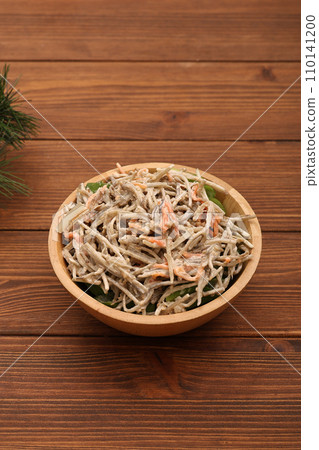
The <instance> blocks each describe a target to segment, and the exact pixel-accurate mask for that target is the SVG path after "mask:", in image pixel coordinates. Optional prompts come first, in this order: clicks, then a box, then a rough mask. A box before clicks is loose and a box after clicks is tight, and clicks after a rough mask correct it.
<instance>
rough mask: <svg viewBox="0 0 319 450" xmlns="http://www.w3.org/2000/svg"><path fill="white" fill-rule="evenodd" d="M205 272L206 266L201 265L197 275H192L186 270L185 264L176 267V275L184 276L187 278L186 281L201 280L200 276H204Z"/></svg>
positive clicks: (184, 278)
mask: <svg viewBox="0 0 319 450" xmlns="http://www.w3.org/2000/svg"><path fill="white" fill-rule="evenodd" d="M203 272H204V268H203V267H202V266H201V267H199V269H198V270H197V273H196V275H194V276H191V275H188V273H187V272H186V271H185V266H177V267H174V273H175V275H176V276H178V277H180V278H183V280H186V281H197V280H199V279H200V277H201V276H202V273H203Z"/></svg>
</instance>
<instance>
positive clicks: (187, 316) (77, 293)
mask: <svg viewBox="0 0 319 450" xmlns="http://www.w3.org/2000/svg"><path fill="white" fill-rule="evenodd" d="M169 165H171V164H169V163H160V162H159V163H154V162H153V163H139V164H130V165H127V166H123V169H124V170H126V171H128V170H132V169H135V168H138V169H141V168H148V169H154V168H164V167H167V166H169ZM174 167H175V168H177V169H182V168H185V169H186V170H187V171H190V172H194V171H196V169H195V168H193V167H189V166H184V165H183V166H182V165H178V164H174ZM115 171H116V169H112V170H108V171H107V172H104V173H102V174H100V175H97V176H95V177H93V178H90V179H89V180H88V181H86V182H85V184H86V183H91V182H96V181H100V180H102V179H104V178H106V177H108V176H109V175H110V174H112V173H114V172H115ZM200 173H201V174H202V175H203V176H204V178H206V179H208V180H210V181H213V182H215V183H217V184H219V185H221V186H223V187H224V188H225V189H226V192H227V194H226V195H228V196H231V197H232V198H233V199H234V200H235V201H236V202H237V203H239V204H240V206H241V208H242V209H243V211H244V214H249V215H253V214H255V213H254V211H253V209H252V208H251V206H250V205H249V203H248V202H247V200H246V199H245V198H244V197H243V196H242V195H241V194H240V193H239V192H238V191H236V190H235V189H234V188H233V187H232V186H230V185H229V184H228V183H226V182H225V181H223V180H221V179H219V178H217V177H215V176H214V175H211V174H209V173H206V172H204V171H201V170H200ZM217 195H218V194H217ZM75 196H76V190H74V191H73V192H72V193H71V194H70V195H69V196H68V197H67V198H66V199H65V201H64V202H63V203H62V205H61V206H60V208H59V210H60V209H61V208H63V206H65V205H66V204H68V203H70V202H71V201H74V200H75ZM57 220H58V217H57V215H55V217H54V219H53V221H52V224H51V227H50V232H49V242H48V247H49V256H50V261H51V264H52V267H53V269H54V272H55V274H56V276H57V277H58V279H59V280H60V282H61V284H62V285H63V286H64V287H65V288H66V289H67V291H68V292H69V293H70V294H71V295H72V296H73V297H75V298H77V299H78V301H79V303H82V304H83V305H85V309H87V310H88V309H91V310H93V311H95V312H96V313H98V314H101V315H104V316H106V317H109V318H111V319H113V320H115V321H119V322H122V323H129V324H136V325H141V326H143V325H148V326H149V325H152V326H155V327H156V328H157V327H160V326H162V325H167V324H174V323H181V322H189V321H193V320H194V319H198V318H200V317H203V316H206V315H207V316H208V315H210V314H211V313H212V312H213V311H215V312H216V311H217V310H218V309H221V310H223V309H224V307H225V302H227V303H229V302H231V301H232V300H233V299H234V298H235V297H236V296H237V295H238V294H239V293H240V292H241V291H242V290H243V289H244V288H245V286H246V285H247V284H248V282H249V281H250V279H251V278H252V276H253V275H254V273H255V271H256V268H257V266H258V263H259V259H260V255H261V248H262V236H261V229H260V225H259V222H258V219H257V218H255V219H250V220H249V224H250V227H251V242H252V244H253V245H254V248H253V250H252V258H251V259H250V260H249V261H248V262H247V264H246V266H245V267H244V270H243V271H242V273H241V274H240V275H239V277H238V278H237V280H236V281H235V283H234V284H233V285H232V286H231V287H230V288H229V289H227V290H226V291H225V292H224V293H223V297H219V298H216V299H215V300H213V301H211V302H210V303H207V304H206V305H203V306H200V307H198V308H195V309H192V310H190V311H186V312H182V313H177V314H172V315H167V316H166V315H160V316H142V315H137V314H130V313H127V312H124V311H118V310H115V309H113V308H110V307H108V306H106V305H103V304H102V303H100V302H98V301H97V300H95V299H94V298H93V297H91V296H90V295H88V294H86V293H84V291H82V289H81V288H80V287H78V286H77V285H76V284H75V283H74V282H73V281H72V280H71V277H70V275H69V273H68V271H67V268H66V265H65V262H64V259H63V256H62V252H61V249H62V242H61V235H57V232H56V231H55V230H56V226H57ZM53 237H54V239H53Z"/></svg>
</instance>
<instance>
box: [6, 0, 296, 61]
mask: <svg viewBox="0 0 319 450" xmlns="http://www.w3.org/2000/svg"><path fill="white" fill-rule="evenodd" d="M0 10H1V17H2V22H3V23H2V26H1V29H0V42H1V44H0V53H1V57H2V58H4V59H16V60H28V59H29V60H39V61H40V60H43V59H45V60H68V59H72V60H112V61H117V60H130V61H135V60H166V61H172V60H173V61H174V60H196V61H198V60H209V61H211V60H228V61H232V60H247V61H254V60H260V59H262V60H271V61H273V60H299V59H300V53H299V41H300V35H299V28H300V27H299V23H300V2H298V1H297V0H281V1H280V2H278V1H276V0H264V1H263V2H256V1H254V0H242V1H240V2H236V1H234V0H226V1H225V0H215V1H214V2H210V1H207V0H198V1H196V3H194V2H192V1H191V0H186V1H185V0H173V1H171V0H162V1H161V2H157V1H156V0H147V1H143V2H139V3H136V2H131V1H129V0H117V1H116V2H114V1H110V0H92V1H90V2H86V1H84V0H74V1H72V2H65V1H63V0H49V1H46V2H42V1H40V0H30V1H29V2H28V3H27V6H26V4H25V2H24V1H23V0H15V1H11V2H5V1H4V0H1V1H0Z"/></svg>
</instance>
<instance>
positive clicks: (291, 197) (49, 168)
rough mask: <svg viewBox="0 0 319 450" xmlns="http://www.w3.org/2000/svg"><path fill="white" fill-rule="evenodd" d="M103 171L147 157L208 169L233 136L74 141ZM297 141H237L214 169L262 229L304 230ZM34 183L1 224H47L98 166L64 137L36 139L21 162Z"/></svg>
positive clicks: (4, 212) (2, 212)
mask: <svg viewBox="0 0 319 450" xmlns="http://www.w3.org/2000/svg"><path fill="white" fill-rule="evenodd" d="M73 143H74V145H75V147H76V148H77V149H78V150H79V151H80V152H81V154H82V155H83V156H84V157H85V158H87V159H88V160H89V161H90V162H91V163H92V164H93V165H94V166H95V167H96V168H97V169H98V170H99V171H101V172H104V171H106V170H109V169H111V168H113V167H114V166H115V163H116V162H117V161H119V162H121V163H122V164H123V165H125V164H132V163H135V162H136V163H140V162H145V161H164V162H175V163H178V164H185V165H189V166H193V167H199V168H200V169H203V170H206V169H207V168H208V167H209V165H210V164H211V163H213V162H214V161H215V160H216V159H217V158H218V157H219V156H220V155H221V153H222V152H223V151H224V150H225V149H226V148H227V147H228V146H229V145H230V142H153V141H152V142H116V141H112V142H97V141H94V142H92V141H90V142H89V141H87V142H82V141H74V142H73ZM299 149H300V144H299V143H298V142H238V143H237V144H236V145H235V146H234V147H233V148H231V149H230V150H229V152H228V153H227V154H226V155H224V156H223V157H222V158H221V159H220V160H219V161H218V162H217V163H216V164H215V165H214V166H213V167H212V168H211V169H210V170H209V172H211V173H213V174H214V175H216V176H218V177H220V178H222V179H224V180H225V181H227V182H228V183H230V184H231V185H232V186H234V187H235V188H236V189H238V190H239V191H240V192H241V193H242V194H243V195H244V196H245V197H246V198H247V200H248V201H249V203H250V204H251V206H252V207H253V209H254V210H255V212H256V214H257V216H258V218H259V220H260V223H261V227H262V229H263V230H294V231H298V230H300V162H299ZM15 167H16V169H17V174H18V175H20V176H21V177H23V178H25V180H26V181H27V183H28V184H29V185H30V186H31V187H32V189H33V193H32V195H31V197H29V198H24V197H19V196H17V197H16V198H15V199H13V200H10V202H5V203H6V208H5V209H0V229H9V230H10V229H12V228H14V229H48V228H49V226H50V223H51V220H52V214H54V212H55V211H56V210H57V209H58V207H59V205H60V204H61V203H62V202H63V201H64V199H65V198H66V196H67V195H68V194H69V193H70V192H71V191H73V190H74V189H75V188H76V186H77V185H78V184H79V183H80V182H82V181H85V180H87V179H89V178H91V177H92V176H94V175H95V172H94V170H93V169H92V168H91V167H90V166H89V165H88V164H87V163H86V162H85V161H84V160H83V159H82V158H81V157H80V156H79V155H78V154H77V153H76V152H75V151H74V150H73V149H72V148H71V147H69V146H68V145H67V144H66V143H65V142H63V141H33V142H30V143H28V145H27V146H26V148H25V151H24V156H23V158H21V159H20V160H19V161H18V162H17V163H16V164H15Z"/></svg>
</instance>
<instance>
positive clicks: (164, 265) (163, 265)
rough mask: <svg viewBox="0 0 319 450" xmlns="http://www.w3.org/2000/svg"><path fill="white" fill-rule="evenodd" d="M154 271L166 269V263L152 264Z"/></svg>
mask: <svg viewBox="0 0 319 450" xmlns="http://www.w3.org/2000/svg"><path fill="white" fill-rule="evenodd" d="M153 267H154V269H166V270H167V268H168V264H167V262H166V263H164V264H153Z"/></svg>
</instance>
